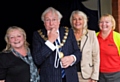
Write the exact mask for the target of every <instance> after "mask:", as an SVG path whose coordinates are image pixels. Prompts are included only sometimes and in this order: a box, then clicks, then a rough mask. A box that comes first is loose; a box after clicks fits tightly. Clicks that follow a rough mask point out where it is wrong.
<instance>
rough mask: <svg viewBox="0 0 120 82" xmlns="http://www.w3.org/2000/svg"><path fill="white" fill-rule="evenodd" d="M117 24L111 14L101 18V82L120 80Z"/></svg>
mask: <svg viewBox="0 0 120 82" xmlns="http://www.w3.org/2000/svg"><path fill="white" fill-rule="evenodd" d="M115 25H116V23H115V19H114V18H113V16H112V15H110V14H105V15H103V16H102V17H101V18H100V21H99V27H100V32H98V33H97V35H98V36H97V38H98V41H99V44H100V61H101V62H100V77H99V82H120V34H119V33H117V32H115V31H114V29H115Z"/></svg>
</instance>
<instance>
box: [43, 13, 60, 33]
mask: <svg viewBox="0 0 120 82" xmlns="http://www.w3.org/2000/svg"><path fill="white" fill-rule="evenodd" d="M59 25H60V20H59V19H58V15H57V14H55V13H52V12H48V13H46V14H45V16H44V26H45V28H46V30H47V31H48V30H52V29H53V28H55V29H56V30H57V29H58V28H59Z"/></svg>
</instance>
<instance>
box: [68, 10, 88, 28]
mask: <svg viewBox="0 0 120 82" xmlns="http://www.w3.org/2000/svg"><path fill="white" fill-rule="evenodd" d="M74 14H77V15H79V16H82V17H83V20H84V27H83V28H87V27H88V24H87V22H88V18H87V15H86V14H85V13H84V12H82V11H80V10H75V11H73V12H72V13H71V16H70V24H71V26H72V27H73V25H72V19H73V15H74Z"/></svg>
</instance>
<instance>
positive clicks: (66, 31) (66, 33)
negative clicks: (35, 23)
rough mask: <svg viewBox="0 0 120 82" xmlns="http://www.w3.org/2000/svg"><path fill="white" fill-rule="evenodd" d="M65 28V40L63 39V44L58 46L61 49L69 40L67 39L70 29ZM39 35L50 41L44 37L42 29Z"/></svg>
mask: <svg viewBox="0 0 120 82" xmlns="http://www.w3.org/2000/svg"><path fill="white" fill-rule="evenodd" d="M64 28H65V33H64V38H63V40H62V42H61V43H60V45H59V46H58V48H61V47H62V46H63V45H64V44H65V42H66V39H67V37H68V32H69V29H68V27H64ZM38 33H39V34H40V36H41V37H42V38H43V39H44V40H45V41H46V40H48V38H47V37H45V35H44V34H43V32H42V31H41V29H40V30H38Z"/></svg>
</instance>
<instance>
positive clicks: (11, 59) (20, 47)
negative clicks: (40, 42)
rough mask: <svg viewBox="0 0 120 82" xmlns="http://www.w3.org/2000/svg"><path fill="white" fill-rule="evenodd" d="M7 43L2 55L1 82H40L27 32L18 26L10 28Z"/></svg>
mask: <svg viewBox="0 0 120 82" xmlns="http://www.w3.org/2000/svg"><path fill="white" fill-rule="evenodd" d="M5 41H6V43H7V45H6V48H5V49H4V50H3V52H2V53H0V82H39V79H40V77H39V74H38V71H37V67H36V66H35V64H34V63H33V59H32V56H31V53H30V49H29V48H28V43H27V41H26V34H25V31H24V30H23V29H22V28H20V27H17V26H12V27H9V28H8V30H7V32H6V35H5Z"/></svg>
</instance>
